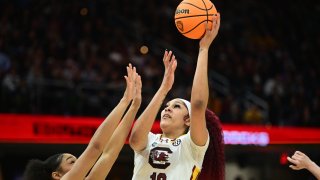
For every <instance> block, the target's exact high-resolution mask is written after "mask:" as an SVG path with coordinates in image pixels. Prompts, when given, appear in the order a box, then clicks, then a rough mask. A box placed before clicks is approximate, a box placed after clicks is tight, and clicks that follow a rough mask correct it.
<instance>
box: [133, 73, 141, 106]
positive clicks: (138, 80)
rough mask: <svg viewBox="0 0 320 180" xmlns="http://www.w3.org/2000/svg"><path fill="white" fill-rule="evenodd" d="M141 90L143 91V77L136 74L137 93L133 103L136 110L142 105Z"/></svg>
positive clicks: (135, 92)
mask: <svg viewBox="0 0 320 180" xmlns="http://www.w3.org/2000/svg"><path fill="white" fill-rule="evenodd" d="M141 89H142V81H141V76H140V75H139V74H138V73H136V80H135V91H134V97H133V101H132V106H134V107H135V108H139V107H140V105H141V101H142V98H141Z"/></svg>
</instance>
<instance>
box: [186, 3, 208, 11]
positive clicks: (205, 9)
mask: <svg viewBox="0 0 320 180" xmlns="http://www.w3.org/2000/svg"><path fill="white" fill-rule="evenodd" d="M181 4H189V5H191V6H193V7H195V8H198V9H200V10H204V11H206V10H210V9H211V8H213V5H212V6H211V7H210V8H209V9H207V6H206V5H204V6H205V9H203V8H201V7H198V6H196V5H194V4H192V3H188V2H181Z"/></svg>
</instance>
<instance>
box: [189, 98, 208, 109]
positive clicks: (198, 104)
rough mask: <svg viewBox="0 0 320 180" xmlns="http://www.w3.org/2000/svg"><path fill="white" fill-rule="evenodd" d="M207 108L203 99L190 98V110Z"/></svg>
mask: <svg viewBox="0 0 320 180" xmlns="http://www.w3.org/2000/svg"><path fill="white" fill-rule="evenodd" d="M206 108H207V101H204V100H192V101H191V109H192V110H196V111H198V110H202V109H206Z"/></svg>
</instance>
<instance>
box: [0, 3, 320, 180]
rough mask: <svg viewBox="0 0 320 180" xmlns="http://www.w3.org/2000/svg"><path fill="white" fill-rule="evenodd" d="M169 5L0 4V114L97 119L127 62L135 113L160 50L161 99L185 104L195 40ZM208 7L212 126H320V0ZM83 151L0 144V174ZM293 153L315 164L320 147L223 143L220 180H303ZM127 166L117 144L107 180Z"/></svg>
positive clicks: (149, 88) (127, 171) (151, 87)
mask: <svg viewBox="0 0 320 180" xmlns="http://www.w3.org/2000/svg"><path fill="white" fill-rule="evenodd" d="M180 2H181V1H177V0H135V1H129V0H117V1H110V0H109V1H107V0H105V1H102V0H81V1H78V0H77V1H76V0H68V1H60V0H41V1H39V0H38V1H37V0H0V83H1V87H0V113H2V114H18V115H19V114H21V115H23V114H28V115H59V116H67V117H73V116H81V117H96V118H100V119H103V118H104V117H105V116H106V115H108V113H109V112H110V111H111V109H112V108H113V107H114V106H115V105H116V104H117V103H118V101H119V100H120V98H121V97H122V94H123V91H124V85H125V84H124V82H125V81H124V78H123V76H124V75H125V73H126V72H125V66H126V65H127V64H128V63H129V62H131V63H132V64H133V65H134V66H136V67H137V71H138V72H139V73H140V74H141V76H142V81H143V102H142V107H141V108H140V109H141V110H143V109H144V107H145V106H146V105H147V104H148V102H149V101H150V100H151V98H152V96H153V95H154V93H155V92H156V90H157V89H158V87H159V85H160V83H161V80H162V76H163V70H164V69H163V65H162V56H163V53H164V50H165V49H168V50H172V51H173V52H174V53H175V55H176V57H177V59H178V68H177V71H176V76H175V84H174V86H173V88H172V91H171V92H170V94H169V95H168V99H169V98H173V97H182V98H186V99H189V97H190V91H191V85H192V80H193V74H194V70H195V65H196V58H197V53H198V41H197V40H191V39H187V38H185V37H184V36H182V35H181V34H180V33H179V32H178V30H177V29H176V27H175V24H174V19H173V17H174V12H175V9H176V7H177V5H178V4H179V3H180ZM212 2H213V3H214V4H215V6H216V8H217V9H218V11H219V12H220V13H221V18H222V20H221V28H220V32H219V35H218V37H217V39H216V40H215V42H214V43H213V45H212V47H211V51H210V56H209V58H210V62H209V81H210V99H209V108H210V109H212V110H213V111H215V112H216V114H217V115H219V117H220V119H221V121H222V123H223V124H231V125H250V126H264V127H284V128H285V127H300V128H319V131H320V81H319V77H320V54H319V50H320V33H319V32H320V15H319V14H320V1H317V0H308V1H302V0H297V1H289V0H282V1H276V0H268V1H265V0H238V1H232V0H223V1H220V0H216V1H212ZM139 113H140V112H139ZM0 120H1V119H0ZM0 123H1V121H0ZM0 126H1V124H0ZM301 136H303V134H301ZM85 147H86V146H85V144H49V143H48V144H46V143H41V144H37V143H6V142H3V143H1V144H0V167H1V173H0V175H1V176H2V178H3V179H5V180H7V179H8V180H10V179H14V180H17V179H20V178H21V173H22V172H23V169H24V166H25V164H26V162H27V161H28V159H30V158H46V157H47V156H49V155H51V154H53V153H56V152H60V151H61V152H71V153H73V154H75V155H79V154H80V153H81V152H82V151H83V149H84V148H85ZM298 149H299V150H301V151H304V152H305V153H307V154H308V155H309V156H310V158H312V159H313V160H314V161H315V162H316V163H317V164H320V154H319V152H320V151H319V150H320V144H319V142H318V143H312V144H309V143H306V144H296V143H284V144H276V145H268V146H263V147H261V146H254V145H246V146H242V145H226V161H227V168H226V179H227V180H229V179H230V180H246V179H247V180H260V179H261V180H264V179H265V180H269V179H314V178H313V177H312V175H311V174H310V173H309V172H307V171H305V170H302V171H292V170H290V169H289V168H288V164H287V162H286V161H285V159H284V157H285V156H286V155H291V154H293V152H294V151H295V150H298ZM132 170H133V152H132V151H131V149H130V147H129V146H128V145H125V147H124V149H123V151H122V152H121V155H120V157H119V159H118V161H117V162H116V164H115V166H114V168H113V170H112V171H111V174H110V175H109V177H108V178H107V179H130V178H131V175H132ZM0 179H1V177H0Z"/></svg>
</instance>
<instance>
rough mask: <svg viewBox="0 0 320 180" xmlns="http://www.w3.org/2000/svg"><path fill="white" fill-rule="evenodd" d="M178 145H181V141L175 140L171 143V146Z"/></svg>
mask: <svg viewBox="0 0 320 180" xmlns="http://www.w3.org/2000/svg"><path fill="white" fill-rule="evenodd" d="M180 144H181V139H177V140H175V141H173V143H172V145H173V146H179V145H180Z"/></svg>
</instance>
